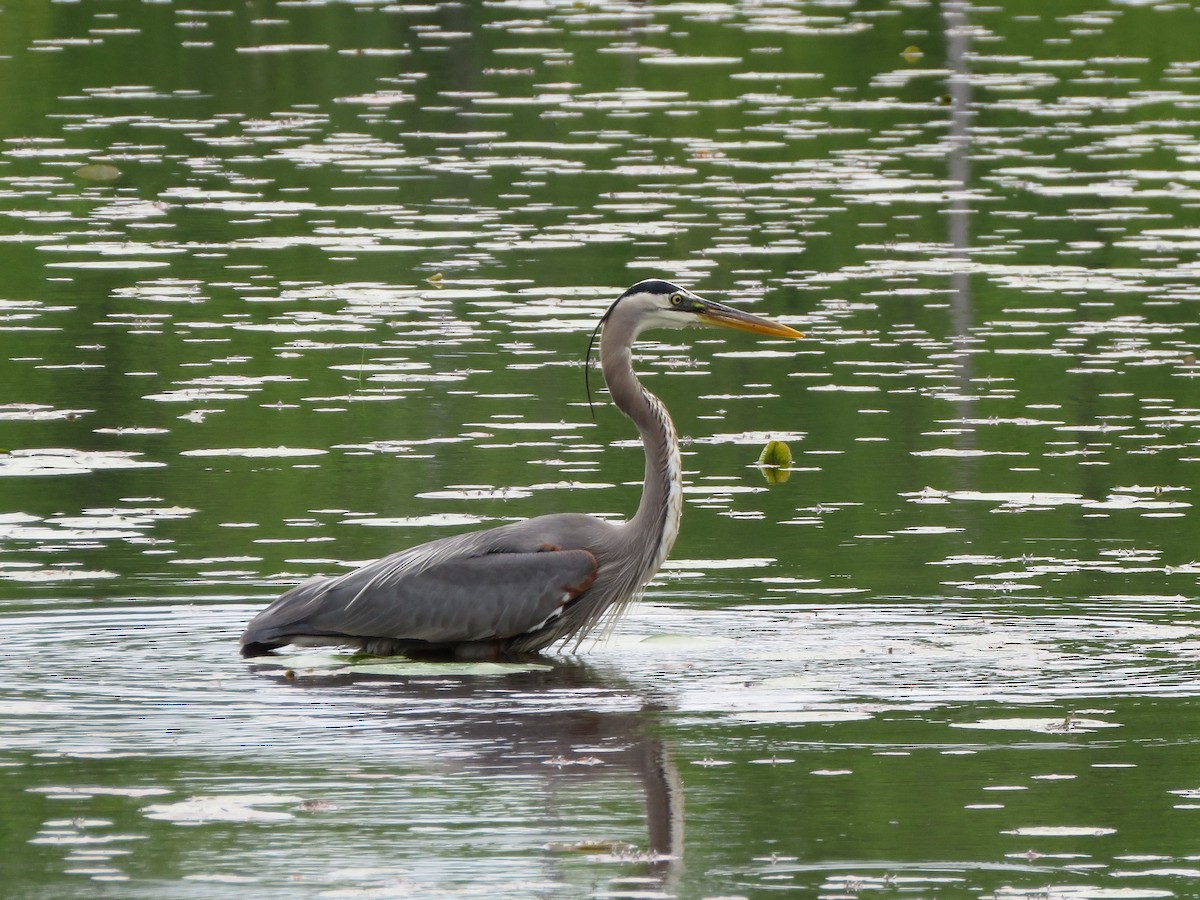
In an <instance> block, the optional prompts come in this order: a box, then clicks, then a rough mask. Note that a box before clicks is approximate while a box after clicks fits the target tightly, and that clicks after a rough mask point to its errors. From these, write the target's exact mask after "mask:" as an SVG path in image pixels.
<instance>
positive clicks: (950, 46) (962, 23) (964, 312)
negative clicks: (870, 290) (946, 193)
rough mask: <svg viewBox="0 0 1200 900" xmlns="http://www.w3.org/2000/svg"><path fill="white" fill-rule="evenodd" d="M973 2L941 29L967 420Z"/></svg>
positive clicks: (969, 436)
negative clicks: (969, 59)
mask: <svg viewBox="0 0 1200 900" xmlns="http://www.w3.org/2000/svg"><path fill="white" fill-rule="evenodd" d="M970 8H971V7H970V2H969V0H947V2H945V3H943V4H942V26H943V29H944V31H945V37H946V68H947V69H948V70H949V73H950V74H949V75H948V76H947V79H946V87H947V94H948V97H949V104H950V132H949V136H948V138H947V140H948V151H949V152H948V154H947V177H948V180H949V181H950V184H951V187H950V202H949V205H948V206H947V208H946V217H947V221H948V226H947V227H948V232H949V233H948V239H949V244H950V249H949V259H950V262H951V265H952V269H951V273H950V320H951V328H952V329H953V335H952V338H951V339H952V342H953V344H954V346H955V349H956V351H957V353H956V359H955V375H956V383H957V385H958V394H959V399H958V400H957V406H958V409H959V413H960V415H961V416H962V417H964V418H965V417H967V416H968V414H969V409H968V407H969V406H970V400H968V399H966V397H968V396H969V395H970V393H971V388H970V381H971V370H972V367H971V354H970V352H969V345H970V333H971V276H970V273H969V271H968V269H967V266H966V265H965V263H966V262H967V260H968V259H969V258H970V255H969V249H970V242H971V208H970V205H969V203H968V200H967V197H968V194H967V191H968V184H969V181H970V178H971V160H970V151H971V120H972V117H973V115H974V113H973V112H972V110H971V83H970V80H969V78H968V72H967V53H968V51H969V50H970V30H969V29H970V23H969V22H968V16H967V14H968V12H969V10H970ZM961 442H962V443H966V444H974V432H972V431H970V430H968V429H963V431H962V435H961Z"/></svg>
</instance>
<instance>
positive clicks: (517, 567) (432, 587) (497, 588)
mask: <svg viewBox="0 0 1200 900" xmlns="http://www.w3.org/2000/svg"><path fill="white" fill-rule="evenodd" d="M456 549H457V550H458V551H459V552H460V553H461V551H462V548H461V547H458V548H456ZM450 555H451V558H450V559H446V560H442V561H439V560H437V559H436V558H434V559H432V560H431V559H430V558H429V556H428V555H422V558H420V559H419V560H413V559H411V558H408V559H406V557H407V556H408V554H404V553H401V554H395V555H394V556H392V557H388V558H386V559H382V560H379V561H377V562H376V563H372V564H370V565H368V566H364V567H363V568H362V569H358V570H356V571H354V572H350V573H348V574H346V575H343V576H340V577H338V578H334V579H318V580H316V581H310V582H307V583H306V584H302V585H300V586H299V587H296V588H294V589H292V590H291V591H289V592H288V593H287V594H284V595H283V596H282V597H280V598H279V600H277V601H276V602H275V603H273V604H272V605H271V606H269V607H267V608H266V609H265V610H263V611H262V612H261V613H260V614H259V615H258V616H257V617H256V618H255V619H254V620H253V621H252V622H251V623H250V626H249V627H248V628H247V629H246V633H245V634H244V635H243V636H242V643H243V645H245V644H249V643H271V642H278V641H280V640H283V639H286V638H287V637H288V636H289V635H326V636H338V635H346V636H350V637H373V638H394V639H398V640H414V641H427V642H430V643H434V644H441V643H461V642H467V641H487V640H497V639H504V638H509V637H513V636H516V635H518V634H523V633H525V632H527V631H531V630H533V629H535V628H537V627H539V626H540V625H541V624H542V623H544V622H545V621H546V620H547V619H548V618H550V617H552V616H553V615H555V614H556V613H557V612H558V611H559V610H560V609H561V608H562V606H563V605H564V604H565V603H567V602H568V601H569V600H571V599H573V598H574V597H576V596H578V595H579V594H580V593H582V592H583V591H585V590H587V588H588V586H590V585H591V583H592V581H594V580H595V577H596V572H597V568H598V566H597V562H596V557H595V556H594V555H593V554H592V553H590V552H589V551H587V550H548V551H543V552H535V553H485V554H484V555H479V556H457V555H453V554H450Z"/></svg>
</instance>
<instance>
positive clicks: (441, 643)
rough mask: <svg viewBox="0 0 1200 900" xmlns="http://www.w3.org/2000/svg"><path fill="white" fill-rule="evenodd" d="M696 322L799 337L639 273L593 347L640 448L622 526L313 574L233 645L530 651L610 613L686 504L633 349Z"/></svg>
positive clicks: (664, 417)
mask: <svg viewBox="0 0 1200 900" xmlns="http://www.w3.org/2000/svg"><path fill="white" fill-rule="evenodd" d="M699 322H708V323H710V324H717V325H724V326H726V327H734V328H742V329H745V330H751V331H757V332H759V333H763V334H771V335H775V336H779V337H800V336H801V335H800V334H799V332H796V331H794V330H793V329H791V328H788V327H787V326H785V325H777V324H776V323H773V322H770V321H768V320H766V319H760V318H758V317H756V316H750V315H748V314H746V313H739V312H737V311H736V310H732V309H730V308H729V307H724V306H721V305H719V304H715V303H711V302H710V301H707V300H702V299H701V298H699V297H696V296H695V295H694V294H691V293H689V292H687V291H685V290H683V289H682V288H679V287H676V286H675V285H673V284H670V283H669V282H665V281H645V282H639V283H638V284H636V285H634V286H633V287H632V288H630V289H629V290H628V291H626V292H625V293H624V294H622V295H621V297H620V298H618V299H617V301H616V302H615V303H614V304H613V305H612V306H611V307H609V310H608V312H607V313H605V316H604V319H603V320H602V323H603V327H604V331H603V336H602V338H601V344H600V360H601V366H602V368H603V372H604V378H605V381H606V382H607V384H608V387H609V392H610V394H611V395H612V398H613V402H614V403H616V405H617V406H618V408H620V410H621V411H622V412H623V413H625V415H627V416H628V417H629V418H630V419H632V420H633V422H634V424H635V425H636V426H637V428H638V432H639V433H640V435H641V438H642V444H643V446H644V447H645V449H646V477H645V486H644V489H643V493H642V500H641V503H640V504H639V505H638V510H637V513H636V514H635V515H634V516H633V518H632V519H630V520H629V521H628V522H625V523H615V522H609V521H605V520H603V519H597V518H595V517H593V516H587V515H581V514H575V513H560V514H556V515H548V516H538V517H537V518H534V519H529V520H527V521H524V522H516V523H513V524H510V525H501V526H500V527H498V528H491V529H488V530H486V531H478V532H473V533H470V534H462V535H455V536H453V537H447V538H442V539H440V540H436V541H430V542H429V543H427V544H421V545H419V546H417V547H413V548H411V549H409V550H402V551H400V552H399V553H394V554H392V555H391V556H386V557H384V558H383V559H378V560H375V561H374V562H370V563H367V564H366V565H364V566H362V567H361V568H358V569H355V570H354V571H352V572H349V573H347V574H345V575H341V576H338V577H334V578H316V579H313V580H312V581H308V582H305V583H304V584H301V585H299V586H298V587H296V588H293V589H292V590H290V591H288V592H287V593H286V594H284V595H283V596H282V597H280V598H279V599H278V600H276V601H275V602H274V603H272V604H271V605H270V606H268V607H267V608H266V609H264V610H263V611H262V612H260V613H259V614H258V615H257V616H255V617H254V619H253V620H252V621H251V622H250V624H249V626H248V627H247V628H246V631H245V633H244V634H243V635H242V640H241V643H242V653H243V654H244V655H246V656H256V655H260V654H263V653H266V652H269V651H270V650H273V649H275V648H277V647H281V646H284V645H286V644H302V645H311V644H342V645H349V646H354V647H356V648H358V649H361V650H363V651H365V652H368V653H375V654H383V655H386V654H394V653H405V652H409V653H411V652H436V651H443V650H449V651H453V652H455V653H458V654H460V655H476V654H483V653H486V654H489V655H490V654H504V653H513V652H529V651H536V650H540V649H542V648H544V647H547V646H549V645H551V644H553V643H555V642H556V641H560V640H566V639H568V638H572V637H575V638H582V637H583V636H584V635H586V634H587V633H588V632H589V631H591V629H592V628H594V627H595V625H596V624H597V623H598V622H599V621H600V619H601V617H603V616H604V615H605V614H606V613H608V614H610V615H613V616H615V615H618V614H619V613H620V612H621V610H623V609H624V608H625V606H627V605H628V604H629V603H630V602H632V600H633V599H634V598H636V597H637V596H638V595H639V594H640V592H641V590H642V588H643V587H644V586H645V584H646V582H648V581H649V580H650V579H651V577H653V575H654V573H655V572H657V571H658V570H659V568H660V567H661V566H662V564H663V562H664V560H666V558H667V555H668V554H669V553H670V552H671V547H672V545H673V544H674V542H675V537H676V535H677V534H678V533H679V517H680V512H681V510H682V505H683V476H682V470H681V466H680V458H679V441H678V438H677V437H676V434H675V427H674V425H673V424H672V423H671V417H670V415H668V413H667V410H666V407H664V406H663V404H662V401H660V400H659V399H658V398H657V397H655V396H654V395H653V394H651V393H650V392H649V391H647V390H646V389H645V388H644V387H643V386H642V384H641V382H639V381H638V379H637V375H636V374H635V373H634V371H633V362H632V346H633V343H634V341H635V340H636V338H637V336H638V334H639V333H640V332H641V331H642V330H643V329H645V328H648V327H653V326H666V327H680V326H681V325H687V324H693V323H699Z"/></svg>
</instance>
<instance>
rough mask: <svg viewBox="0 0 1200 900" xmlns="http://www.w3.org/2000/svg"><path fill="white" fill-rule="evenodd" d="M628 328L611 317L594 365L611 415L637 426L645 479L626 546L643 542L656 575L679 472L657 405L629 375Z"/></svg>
mask: <svg viewBox="0 0 1200 900" xmlns="http://www.w3.org/2000/svg"><path fill="white" fill-rule="evenodd" d="M636 338H637V331H636V330H635V328H634V327H633V323H631V322H629V321H627V320H625V319H624V318H623V317H621V316H619V315H614V316H613V317H612V319H611V320H610V321H609V322H607V323H606V324H605V326H604V333H603V334H602V335H601V339H600V364H601V368H602V369H603V372H604V380H605V382H606V383H607V384H608V391H609V394H610V395H611V396H612V399H613V403H615V404H616V406H617V409H619V410H621V412H623V413H624V414H625V415H626V416H628V417H629V418H630V419H631V420H632V421H633V424H634V425H636V426H637V430H638V433H639V434H640V435H641V438H642V447H643V449H644V450H645V453H646V478H645V485H644V487H643V489H642V499H641V502H640V503H639V504H638V509H637V513H636V514H635V515H634V517H633V518H632V519H631V520H630V521H629V523H628V525H627V526H626V528H627V529H628V533H629V535H630V538H631V540H634V541H638V542H644V545H645V548H646V552H647V560H646V561H647V564H648V565H653V568H654V570H657V569H658V567H659V566H660V565H662V562H663V560H664V559H666V556H667V554H668V553H669V552H670V551H671V546H672V545H673V544H674V543H675V536H676V534H677V533H678V532H679V516H680V512H681V510H682V508H683V468H682V464H681V462H680V457H679V438H678V437H677V435H676V434H675V426H674V425H673V424H672V423H671V417H670V416H669V415H668V414H667V409H666V407H665V406H663V403H662V401H661V400H659V399H658V398H657V397H655V396H654V395H653V394H651V393H650V392H649V391H648V390H646V389H645V388H644V387H642V383H641V382H640V381H638V377H637V373H635V372H634V371H633V352H632V349H631V345H632V344H633V342H634V340H635V339H636Z"/></svg>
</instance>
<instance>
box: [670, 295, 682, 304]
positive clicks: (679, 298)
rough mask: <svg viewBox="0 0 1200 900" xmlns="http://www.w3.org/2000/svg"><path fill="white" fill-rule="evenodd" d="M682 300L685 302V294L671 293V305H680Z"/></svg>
mask: <svg viewBox="0 0 1200 900" xmlns="http://www.w3.org/2000/svg"><path fill="white" fill-rule="evenodd" d="M682 302H683V294H672V295H671V305H672V306H678V305H679V304H680V303H682Z"/></svg>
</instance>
